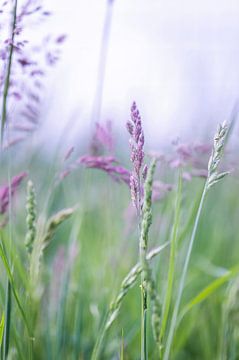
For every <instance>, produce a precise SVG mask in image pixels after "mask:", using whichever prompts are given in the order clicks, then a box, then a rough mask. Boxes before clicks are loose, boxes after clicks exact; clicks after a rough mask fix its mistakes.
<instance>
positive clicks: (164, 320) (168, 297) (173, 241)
mask: <svg viewBox="0 0 239 360" xmlns="http://www.w3.org/2000/svg"><path fill="white" fill-rule="evenodd" d="M181 193H182V176H181V171H180V173H179V176H178V188H177V194H176V202H175V217H174V224H173V230H172V238H171V243H170V258H169V269H168V279H167V289H166V295H165V301H164V307H163V315H162V322H161V331H160V342H161V343H162V340H163V338H164V334H165V330H166V326H167V321H168V314H169V309H170V305H171V299H172V291H173V281H174V275H175V256H176V247H177V238H178V227H179V221H180V207H181Z"/></svg>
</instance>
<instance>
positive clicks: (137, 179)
mask: <svg viewBox="0 0 239 360" xmlns="http://www.w3.org/2000/svg"><path fill="white" fill-rule="evenodd" d="M126 127H127V130H128V132H129V134H130V136H131V138H130V148H131V161H132V164H133V172H132V173H131V176H130V190H131V198H132V201H133V204H134V206H135V207H136V210H137V213H138V214H139V213H140V211H141V206H142V181H144V180H145V178H146V175H147V166H146V165H145V166H144V132H143V129H142V122H141V116H140V113H139V110H138V108H137V105H136V103H135V102H133V104H132V106H131V120H129V121H128V122H127V124H126Z"/></svg>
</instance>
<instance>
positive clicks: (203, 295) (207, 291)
mask: <svg viewBox="0 0 239 360" xmlns="http://www.w3.org/2000/svg"><path fill="white" fill-rule="evenodd" d="M238 273H239V265H236V266H234V267H232V268H231V269H230V270H229V271H228V272H227V273H226V274H224V275H222V276H220V277H219V278H218V279H216V280H214V281H212V282H211V283H210V284H209V285H207V286H206V287H205V288H204V289H203V290H202V291H200V292H199V294H197V295H196V296H195V297H194V298H193V299H192V300H190V301H189V302H188V303H187V305H185V307H184V308H183V310H182V312H181V315H180V316H179V321H178V325H179V323H180V321H181V320H182V319H183V317H184V316H185V315H186V313H187V312H188V311H190V310H191V309H192V308H193V307H194V306H196V305H198V304H200V303H201V302H202V301H204V300H206V299H207V298H208V297H209V296H210V295H212V294H213V293H214V292H215V291H216V290H218V289H219V288H220V287H221V286H222V285H224V284H225V283H226V282H228V281H229V280H231V279H232V278H233V277H235V276H236V275H237V274H238Z"/></svg>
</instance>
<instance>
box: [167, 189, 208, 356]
mask: <svg viewBox="0 0 239 360" xmlns="http://www.w3.org/2000/svg"><path fill="white" fill-rule="evenodd" d="M206 192H207V182H206V183H205V185H204V189H203V192H202V196H201V200H200V204H199V207H198V211H197V215H196V218H195V222H194V226H193V231H192V235H191V239H190V242H189V246H188V250H187V254H186V258H185V262H184V266H183V271H182V275H181V278H180V283H179V289H178V294H177V300H176V303H175V307H174V311H173V316H172V321H171V324H170V329H169V334H168V338H167V343H166V349H165V353H164V356H163V359H164V360H168V359H169V356H170V351H171V347H172V342H173V337H174V332H175V329H176V326H177V319H178V312H179V307H180V303H181V299H182V294H183V288H184V284H185V280H186V275H187V270H188V265H189V261H190V257H191V253H192V248H193V244H194V240H195V237H196V233H197V229H198V224H199V220H200V216H201V212H202V208H203V204H204V200H205V196H206Z"/></svg>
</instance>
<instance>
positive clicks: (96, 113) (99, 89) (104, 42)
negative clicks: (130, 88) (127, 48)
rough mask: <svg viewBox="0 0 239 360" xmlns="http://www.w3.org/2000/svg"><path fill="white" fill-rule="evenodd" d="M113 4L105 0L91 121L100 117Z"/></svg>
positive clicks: (109, 0) (110, 0) (98, 119)
mask: <svg viewBox="0 0 239 360" xmlns="http://www.w3.org/2000/svg"><path fill="white" fill-rule="evenodd" d="M113 4H114V1H112V0H107V5H106V6H107V8H106V13H105V20H104V27H103V33H102V39H101V47H100V54H99V63H98V72H97V82H96V89H95V95H94V101H93V107H92V116H91V123H95V122H96V121H100V117H101V107H102V99H103V92H104V83H105V72H106V64H107V57H108V49H109V40H110V32H111V23H112V15H113Z"/></svg>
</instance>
